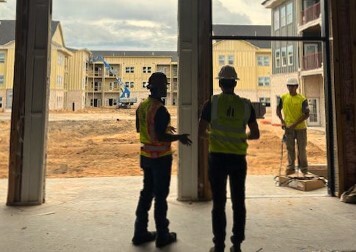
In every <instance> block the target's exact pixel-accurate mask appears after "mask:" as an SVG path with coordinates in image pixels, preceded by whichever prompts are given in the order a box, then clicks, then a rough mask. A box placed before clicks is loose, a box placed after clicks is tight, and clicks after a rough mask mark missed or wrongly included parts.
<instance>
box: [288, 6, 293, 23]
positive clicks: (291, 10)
mask: <svg viewBox="0 0 356 252" xmlns="http://www.w3.org/2000/svg"><path fill="white" fill-rule="evenodd" d="M292 22H293V3H289V4H287V25H288V24H291V23H292Z"/></svg>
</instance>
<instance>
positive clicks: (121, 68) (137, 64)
mask: <svg viewBox="0 0 356 252" xmlns="http://www.w3.org/2000/svg"><path fill="white" fill-rule="evenodd" d="M90 59H91V60H89V61H88V64H87V81H86V88H85V96H86V101H87V102H86V106H87V107H89V106H92V107H102V106H104V107H115V106H117V105H118V104H117V102H118V98H119V96H120V94H121V92H122V88H123V85H124V86H126V87H128V88H129V90H130V92H131V94H130V97H132V98H137V101H138V102H139V101H141V100H143V99H145V98H146V97H147V95H148V94H149V92H148V90H147V88H146V86H147V84H148V78H149V77H150V75H151V74H152V73H153V72H157V71H158V72H163V73H165V74H166V75H167V78H168V81H169V83H170V85H169V89H168V92H167V98H166V104H167V105H175V104H177V97H178V96H177V92H178V86H177V85H178V65H177V62H178V60H177V52H173V51H92V52H91V57H90ZM108 68H109V69H108Z"/></svg>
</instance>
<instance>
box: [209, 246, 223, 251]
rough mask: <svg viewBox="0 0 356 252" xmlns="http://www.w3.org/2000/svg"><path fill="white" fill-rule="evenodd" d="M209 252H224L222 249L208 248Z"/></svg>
mask: <svg viewBox="0 0 356 252" xmlns="http://www.w3.org/2000/svg"><path fill="white" fill-rule="evenodd" d="M209 252H224V248H219V247H215V246H214V247H212V248H210V250H209Z"/></svg>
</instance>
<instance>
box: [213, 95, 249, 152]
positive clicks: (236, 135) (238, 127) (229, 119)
mask: <svg viewBox="0 0 356 252" xmlns="http://www.w3.org/2000/svg"><path fill="white" fill-rule="evenodd" d="M250 115H251V103H250V101H248V100H246V99H243V98H240V97H239V96H237V95H235V94H233V95H232V94H220V95H213V96H212V98H211V123H210V132H209V140H210V141H209V152H219V153H232V154H241V155H245V154H246V151H247V142H246V138H247V135H246V125H247V123H248V120H249V118H250Z"/></svg>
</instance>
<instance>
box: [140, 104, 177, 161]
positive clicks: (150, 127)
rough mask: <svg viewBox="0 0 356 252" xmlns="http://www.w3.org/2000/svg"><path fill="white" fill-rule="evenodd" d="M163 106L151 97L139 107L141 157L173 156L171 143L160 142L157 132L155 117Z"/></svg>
mask: <svg viewBox="0 0 356 252" xmlns="http://www.w3.org/2000/svg"><path fill="white" fill-rule="evenodd" d="M161 106H163V104H162V103H161V102H160V101H158V100H156V99H154V98H151V97H148V98H147V99H146V100H144V101H143V102H142V103H141V104H140V105H139V107H138V118H139V130H140V142H141V143H142V146H141V155H142V156H145V157H149V158H159V157H163V156H166V155H171V154H172V148H171V142H160V141H158V139H157V134H156V132H155V116H156V112H157V110H158V109H159V108H160V107H161Z"/></svg>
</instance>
